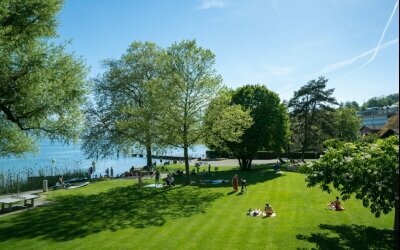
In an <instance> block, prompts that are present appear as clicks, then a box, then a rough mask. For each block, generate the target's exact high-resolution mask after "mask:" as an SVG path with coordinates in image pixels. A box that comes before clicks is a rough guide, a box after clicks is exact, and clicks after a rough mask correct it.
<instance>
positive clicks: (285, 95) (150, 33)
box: [58, 0, 399, 104]
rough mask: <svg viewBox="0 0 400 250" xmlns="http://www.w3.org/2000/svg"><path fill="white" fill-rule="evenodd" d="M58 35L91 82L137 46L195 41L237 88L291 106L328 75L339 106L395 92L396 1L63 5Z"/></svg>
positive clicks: (154, 0)
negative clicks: (270, 94) (260, 90)
mask: <svg viewBox="0 0 400 250" xmlns="http://www.w3.org/2000/svg"><path fill="white" fill-rule="evenodd" d="M58 31H59V35H60V37H59V39H60V40H62V41H66V40H71V41H72V43H71V44H70V45H69V46H68V49H69V50H71V51H74V53H75V54H76V55H79V56H82V57H83V58H84V59H85V61H86V63H87V65H88V66H89V67H90V68H91V72H90V76H91V77H95V76H97V75H98V74H100V73H101V72H102V71H103V69H102V67H101V61H102V60H104V59H107V58H114V59H117V58H119V57H120V56H121V55H122V54H123V53H124V52H125V50H126V49H127V48H128V46H129V44H130V43H132V42H133V41H152V42H155V43H157V44H158V45H160V46H161V47H168V46H170V45H171V44H172V43H174V42H179V41H181V40H183V39H196V41H197V43H198V45H199V46H201V47H204V48H208V49H211V50H212V51H213V52H214V53H215V55H216V65H215V68H216V70H217V72H218V74H220V75H221V76H222V78H223V80H224V84H225V85H227V86H229V87H231V88H236V87H239V86H242V85H245V84H257V83H258V84H264V85H266V86H267V88H269V89H270V90H272V91H275V92H277V93H278V94H279V95H280V97H281V99H286V100H288V99H290V98H291V97H292V96H293V92H294V91H295V90H298V89H299V88H300V87H301V86H303V85H304V84H306V83H307V82H308V81H309V80H312V79H316V78H318V76H320V75H323V76H325V77H326V78H328V79H329V82H328V87H329V88H335V92H334V96H335V97H336V98H337V100H338V101H348V100H355V101H357V102H359V103H360V104H362V103H363V102H364V101H366V100H368V99H369V98H371V97H374V96H381V95H387V94H392V93H396V92H398V91H399V87H398V83H399V69H398V68H399V7H398V0H285V1H278V0H272V1H268V0H114V1H113V0H65V4H64V8H63V9H62V11H61V13H60V14H59V27H58Z"/></svg>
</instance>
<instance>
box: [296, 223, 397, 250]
mask: <svg viewBox="0 0 400 250" xmlns="http://www.w3.org/2000/svg"><path fill="white" fill-rule="evenodd" d="M319 227H320V229H322V230H329V231H330V232H326V231H325V232H318V233H312V234H311V235H310V236H306V235H302V234H298V235H296V238H297V239H299V240H306V241H309V242H311V243H315V244H316V245H317V249H360V250H361V249H363V250H364V249H394V237H393V231H392V230H387V229H377V228H374V227H366V226H363V225H354V224H352V225H344V224H342V225H327V224H320V225H319ZM336 235H337V236H336Z"/></svg>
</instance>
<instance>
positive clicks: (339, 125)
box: [332, 108, 361, 141]
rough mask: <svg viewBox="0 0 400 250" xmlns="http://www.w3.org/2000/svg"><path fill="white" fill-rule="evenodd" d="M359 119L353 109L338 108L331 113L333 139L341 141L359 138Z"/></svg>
mask: <svg viewBox="0 0 400 250" xmlns="http://www.w3.org/2000/svg"><path fill="white" fill-rule="evenodd" d="M360 128H361V119H360V118H359V117H358V116H357V114H356V110H355V109H353V108H338V109H336V110H335V111H334V112H333V126H332V129H333V132H334V137H335V138H337V139H339V140H343V141H356V140H358V139H359V138H360Z"/></svg>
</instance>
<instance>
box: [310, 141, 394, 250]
mask: <svg viewBox="0 0 400 250" xmlns="http://www.w3.org/2000/svg"><path fill="white" fill-rule="evenodd" d="M325 146H326V147H327V151H326V152H325V154H324V155H323V156H322V157H321V158H320V159H319V160H317V161H314V162H310V163H308V164H307V165H306V166H305V167H304V168H302V172H304V173H306V174H307V178H306V181H307V186H308V187H314V186H317V185H319V187H320V188H321V189H322V190H323V191H325V192H328V193H330V192H331V191H332V186H333V188H335V189H336V190H338V191H339V192H340V194H341V196H342V199H343V200H347V199H349V198H350V197H351V195H353V194H354V195H355V198H356V199H359V200H362V204H363V206H364V207H369V208H370V210H371V212H372V213H373V214H374V215H375V216H376V217H379V216H380V215H381V214H382V213H384V214H388V213H389V212H390V211H392V209H393V208H394V209H395V219H394V230H395V235H396V237H398V232H399V193H398V192H399V137H398V136H391V137H389V138H387V139H378V140H377V141H376V142H375V143H363V142H356V143H344V142H340V141H338V140H328V141H326V142H325ZM397 240H398V238H397ZM397 243H398V241H397ZM397 246H398V245H397Z"/></svg>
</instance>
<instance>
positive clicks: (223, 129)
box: [204, 91, 254, 152]
mask: <svg viewBox="0 0 400 250" xmlns="http://www.w3.org/2000/svg"><path fill="white" fill-rule="evenodd" d="M232 93H233V92H232V91H226V92H223V93H221V94H220V95H219V96H218V97H217V98H215V99H214V100H212V102H211V103H210V105H209V106H208V108H207V112H206V116H205V118H204V124H205V128H206V136H205V143H206V145H207V147H208V148H210V149H212V150H215V151H217V152H230V150H229V146H230V145H231V144H232V143H240V142H241V141H242V140H241V138H242V135H243V133H244V131H245V130H246V129H248V128H249V127H250V126H251V125H253V123H254V122H253V118H252V117H251V115H250V110H244V109H243V107H242V106H241V105H232V104H231V102H232Z"/></svg>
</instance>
